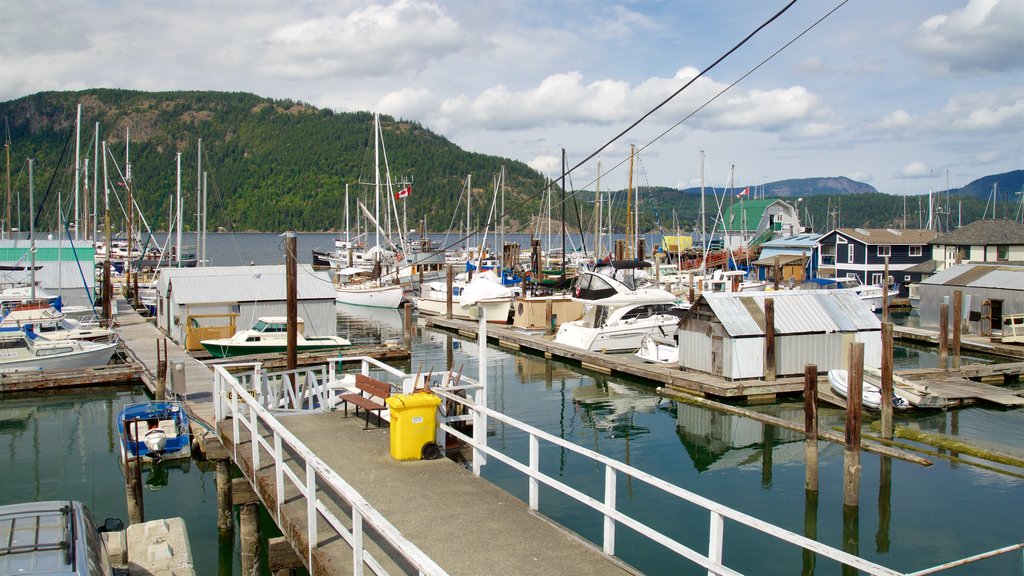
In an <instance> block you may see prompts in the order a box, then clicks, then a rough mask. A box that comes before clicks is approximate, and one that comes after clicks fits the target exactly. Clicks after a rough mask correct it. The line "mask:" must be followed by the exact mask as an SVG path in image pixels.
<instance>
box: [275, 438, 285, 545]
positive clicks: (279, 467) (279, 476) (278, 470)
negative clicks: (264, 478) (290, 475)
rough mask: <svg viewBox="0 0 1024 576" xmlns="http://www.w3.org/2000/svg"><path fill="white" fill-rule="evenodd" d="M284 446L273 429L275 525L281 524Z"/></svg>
mask: <svg viewBox="0 0 1024 576" xmlns="http://www.w3.org/2000/svg"><path fill="white" fill-rule="evenodd" d="M284 466H285V464H284V447H283V446H282V445H281V435H280V434H278V433H277V430H274V482H275V484H276V487H275V488H276V491H277V525H278V526H280V525H281V503H282V502H284Z"/></svg>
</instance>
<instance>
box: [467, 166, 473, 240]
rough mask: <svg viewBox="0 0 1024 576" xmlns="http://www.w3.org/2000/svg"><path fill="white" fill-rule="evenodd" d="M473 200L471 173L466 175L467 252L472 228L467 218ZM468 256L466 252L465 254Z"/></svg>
mask: <svg viewBox="0 0 1024 576" xmlns="http://www.w3.org/2000/svg"><path fill="white" fill-rule="evenodd" d="M472 202H473V175H472V174H467V175H466V251H467V252H469V246H470V244H469V235H470V231H471V230H472V229H473V225H472V224H471V223H470V220H469V211H470V205H471V204H472ZM467 256H468V254H467Z"/></svg>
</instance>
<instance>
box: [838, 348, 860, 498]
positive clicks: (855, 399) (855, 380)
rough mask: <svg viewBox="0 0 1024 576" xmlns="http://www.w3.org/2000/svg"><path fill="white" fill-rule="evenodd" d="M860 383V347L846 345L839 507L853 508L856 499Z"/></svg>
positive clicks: (858, 463)
mask: <svg viewBox="0 0 1024 576" xmlns="http://www.w3.org/2000/svg"><path fill="white" fill-rule="evenodd" d="M863 382H864V343H863V342H851V343H850V363H849V368H848V370H847V381H846V449H845V451H844V457H843V463H844V467H843V504H844V505H846V506H857V505H858V503H859V498H860V416H861V404H862V401H863V398H862V396H861V393H862V390H863V386H862V385H863Z"/></svg>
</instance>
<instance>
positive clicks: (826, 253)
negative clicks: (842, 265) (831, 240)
mask: <svg viewBox="0 0 1024 576" xmlns="http://www.w3.org/2000/svg"><path fill="white" fill-rule="evenodd" d="M821 263H822V264H824V265H826V266H832V265H834V264H835V263H836V245H835V244H822V245H821Z"/></svg>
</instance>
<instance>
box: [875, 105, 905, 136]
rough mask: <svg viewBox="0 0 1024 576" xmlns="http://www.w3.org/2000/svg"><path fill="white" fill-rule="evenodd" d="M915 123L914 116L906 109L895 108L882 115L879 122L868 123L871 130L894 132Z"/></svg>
mask: <svg viewBox="0 0 1024 576" xmlns="http://www.w3.org/2000/svg"><path fill="white" fill-rule="evenodd" d="M913 125H914V117H913V116H911V115H910V113H909V112H907V111H906V110H894V111H892V112H890V113H888V114H886V115H885V116H883V117H882V119H881V120H879V121H878V122H873V123H871V124H868V126H867V129H868V130H869V131H877V132H892V131H903V130H906V129H908V128H910V127H912V126H913Z"/></svg>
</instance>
